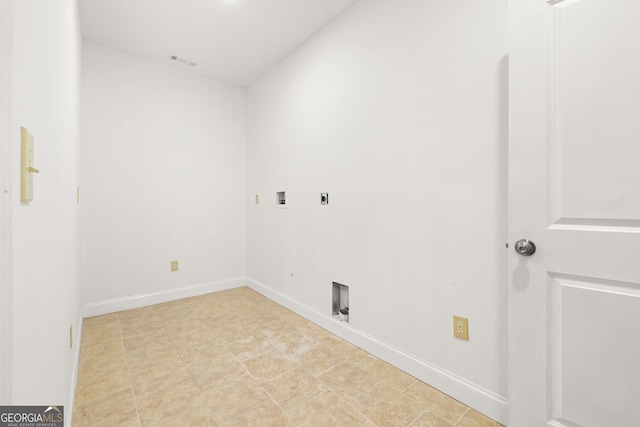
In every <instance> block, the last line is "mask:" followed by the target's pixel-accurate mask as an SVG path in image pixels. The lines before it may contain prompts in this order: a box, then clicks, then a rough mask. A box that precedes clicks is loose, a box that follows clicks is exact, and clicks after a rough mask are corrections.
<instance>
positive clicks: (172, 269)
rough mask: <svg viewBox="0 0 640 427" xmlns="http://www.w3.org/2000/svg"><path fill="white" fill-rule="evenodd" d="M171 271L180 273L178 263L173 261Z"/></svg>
mask: <svg viewBox="0 0 640 427" xmlns="http://www.w3.org/2000/svg"><path fill="white" fill-rule="evenodd" d="M171 271H178V261H171Z"/></svg>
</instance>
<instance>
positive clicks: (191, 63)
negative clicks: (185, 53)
mask: <svg viewBox="0 0 640 427" xmlns="http://www.w3.org/2000/svg"><path fill="white" fill-rule="evenodd" d="M169 59H170V60H172V61H175V62H179V63H181V64H184V65H190V66H191V67H195V66H196V65H198V64H196V63H195V62H191V61H188V60H186V59H183V58H179V57H177V56H175V55H171V56H170V57H169Z"/></svg>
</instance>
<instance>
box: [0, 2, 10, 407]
mask: <svg viewBox="0 0 640 427" xmlns="http://www.w3.org/2000/svg"><path fill="white" fill-rule="evenodd" d="M11 22H12V20H11V3H10V2H4V1H3V2H0V57H1V58H2V61H0V342H1V343H2V345H0V405H9V404H11V384H12V380H11V366H12V363H11V360H12V357H11V348H12V344H11V343H12V333H11V331H12V321H11V319H12V314H11V313H12V310H11V299H12V298H11V144H10V139H11V102H12V98H11V60H12V56H11V40H12V34H11Z"/></svg>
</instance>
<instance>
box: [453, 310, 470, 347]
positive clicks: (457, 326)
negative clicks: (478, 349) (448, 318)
mask: <svg viewBox="0 0 640 427" xmlns="http://www.w3.org/2000/svg"><path fill="white" fill-rule="evenodd" d="M453 336H455V337H457V338H461V339H463V340H467V341H469V319H467V318H466V317H460V316H453Z"/></svg>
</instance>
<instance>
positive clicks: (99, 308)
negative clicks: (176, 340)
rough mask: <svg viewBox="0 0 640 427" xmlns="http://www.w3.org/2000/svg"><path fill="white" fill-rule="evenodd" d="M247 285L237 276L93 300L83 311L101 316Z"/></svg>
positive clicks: (85, 314) (90, 314) (88, 314)
mask: <svg viewBox="0 0 640 427" xmlns="http://www.w3.org/2000/svg"><path fill="white" fill-rule="evenodd" d="M245 285H246V279H245V278H244V277H237V278H233V279H227V280H223V281H220V282H214V283H203V284H199V285H192V286H185V287H182V288H174V289H167V290H165V291H159V292H152V293H148V294H142V295H134V296H130V297H124V298H115V299H110V300H105V301H98V302H92V303H89V304H85V305H84V307H83V310H82V312H83V315H84V317H93V316H100V315H103V314H109V313H116V312H118V311H122V310H131V309H132V308H140V307H146V306H148V305H153V304H161V303H163V302H169V301H175V300H179V299H183V298H189V297H195V296H199V295H204V294H209V293H211V292H220V291H226V290H229V289H234V288H239V287H241V286H245Z"/></svg>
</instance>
